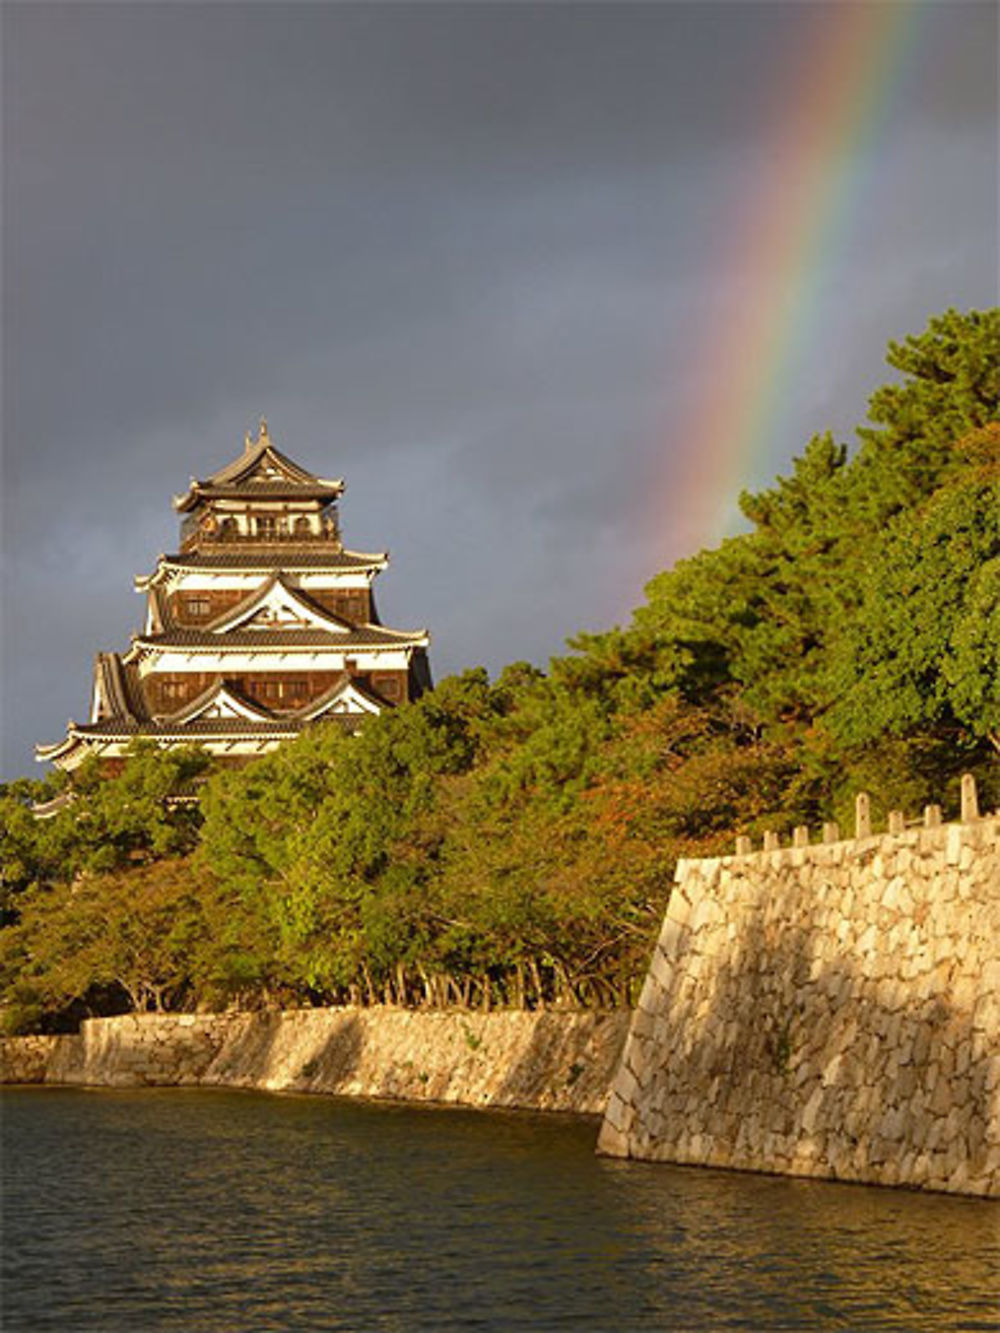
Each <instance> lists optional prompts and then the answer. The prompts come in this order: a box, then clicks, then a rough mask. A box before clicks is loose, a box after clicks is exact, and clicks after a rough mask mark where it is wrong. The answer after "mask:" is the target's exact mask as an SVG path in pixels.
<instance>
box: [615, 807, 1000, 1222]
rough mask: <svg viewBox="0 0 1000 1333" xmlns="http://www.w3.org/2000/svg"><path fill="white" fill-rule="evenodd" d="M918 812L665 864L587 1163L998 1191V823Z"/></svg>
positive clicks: (864, 812) (971, 1191) (994, 819)
mask: <svg viewBox="0 0 1000 1333" xmlns="http://www.w3.org/2000/svg"><path fill="white" fill-rule="evenodd" d="M859 811H860V812H861V814H862V815H864V817H867V803H866V802H865V803H864V804H861V803H859ZM933 811H934V807H931V808H930V811H929V815H928V820H927V822H928V825H929V826H928V827H924V828H919V829H909V830H907V829H906V828H905V827H901V826H902V817H901V816H897V817H895V819H894V821H893V827H894V828H895V830H897V831H895V832H893V833H892V834H886V835H882V836H875V837H871V836H868V837H861V838H858V839H854V840H851V841H845V842H834V843H831V844H827V845H819V846H803V845H796V846H792V847H786V848H783V849H779V850H769V851H764V852H758V853H754V854H749V855H746V854H744V855H738V856H733V857H724V858H719V859H715V860H704V861H687V862H681V863H680V864H679V865H678V868H677V880H676V886H675V888H674V890H673V893H672V896H671V899H670V905H669V908H668V910H667V914H666V919H665V921H664V924H663V929H662V933H661V935H660V939H659V942H658V944H657V947H656V950H655V954H654V958H653V963H652V967H651V970H650V973H649V976H648V979H647V981H646V984H645V988H644V990H643V992H642V996H641V998H640V1001H639V1007H638V1009H637V1011H636V1013H635V1015H634V1018H633V1021H632V1026H631V1029H630V1033H629V1038H628V1041H627V1043H626V1048H625V1053H624V1057H623V1062H622V1065H621V1068H620V1069H619V1072H618V1074H617V1077H616V1079H615V1082H614V1085H613V1088H612V1093H611V1097H610V1098H609V1102H608V1109H607V1114H606V1117H605V1120H604V1124H603V1126H602V1130H601V1137H600V1144H599V1148H600V1150H601V1151H603V1152H605V1153H608V1154H612V1155H617V1156H629V1157H636V1158H644V1159H648V1160H652V1161H669V1162H688V1163H699V1164H704V1165H712V1166H724V1167H736V1168H742V1169H748V1170H759V1171H773V1172H781V1173H788V1174H792V1175H803V1176H824V1177H832V1178H835V1179H840V1180H857V1181H867V1182H872V1183H878V1184H886V1185H896V1184H900V1185H908V1186H916V1187H920V1188H927V1189H934V1190H947V1191H951V1192H956V1193H967V1194H978V1195H1000V818H997V817H995V816H994V817H991V818H987V819H979V818H978V817H976V816H975V812H974V808H973V817H972V821H971V822H969V823H965V824H951V825H946V826H937V827H934V826H933V825H934V823H935V820H936V817H935V816H934V813H933ZM796 841H797V842H799V843H801V842H802V841H803V839H801V838H797V839H796ZM742 846H743V847H745V844H742Z"/></svg>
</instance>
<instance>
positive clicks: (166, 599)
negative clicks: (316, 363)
mask: <svg viewBox="0 0 1000 1333" xmlns="http://www.w3.org/2000/svg"><path fill="white" fill-rule="evenodd" d="M343 491H344V482H343V480H342V479H339V478H338V479H329V478H325V477H316V476H313V475H312V473H310V472H307V471H306V470H305V469H304V468H302V467H300V466H299V465H298V464H296V463H294V462H292V460H291V459H290V458H287V457H286V456H285V455H284V454H283V453H281V452H280V451H279V450H278V449H277V448H275V445H274V443H273V442H272V440H271V438H270V436H269V435H268V430H267V423H266V421H263V420H262V421H261V423H260V430H259V434H258V437H257V439H256V440H254V439H252V438H251V437H250V435H249V434H247V436H246V440H245V442H244V449H243V453H242V454H241V455H240V457H238V458H236V459H234V461H233V462H231V463H229V464H228V465H227V466H226V467H223V468H221V469H220V470H219V471H218V472H214V473H213V474H212V475H211V476H209V477H208V478H207V479H206V480H204V481H199V480H197V479H192V481H191V484H190V486H189V487H188V489H187V491H186V492H185V493H184V494H183V495H180V496H177V497H176V498H175V499H174V508H175V509H176V510H177V512H178V513H180V514H182V515H183V516H184V517H183V520H182V523H181V531H180V549H179V552H178V553H177V554H176V555H161V556H160V558H159V561H158V562H157V566H156V569H155V570H154V571H153V573H152V574H149V575H145V576H141V577H138V578H136V579H135V587H136V589H137V591H139V592H142V593H144V594H145V596H146V619H145V625H144V627H143V630H142V632H141V633H140V634H135V635H133V636H132V644H131V647H130V648H129V649H128V651H127V652H125V653H98V654H97V657H96V659H95V663H94V685H93V702H92V705H91V710H90V720H89V721H88V722H86V723H77V722H72V721H71V722H70V723H69V726H68V729H67V732H66V736H65V738H64V739H63V740H61V741H59V742H57V743H56V744H54V745H39V746H36V748H35V753H36V756H37V758H38V759H39V760H41V761H47V760H48V761H51V762H53V763H54V764H56V765H57V766H58V767H59V768H62V769H67V770H71V769H74V768H76V767H77V766H78V765H79V764H80V763H82V762H83V760H84V759H85V758H86V757H87V756H88V755H91V754H93V755H96V756H97V757H98V758H99V759H100V760H101V761H102V765H103V766H104V768H105V769H106V770H110V771H115V770H116V769H117V768H119V767H120V766H121V764H122V762H123V756H124V754H125V752H126V750H127V748H128V746H129V744H130V742H131V741H132V740H133V739H134V738H136V737H146V738H148V739H150V740H152V741H154V742H155V743H156V744H158V745H160V746H164V747H168V746H176V745H187V744H198V745H201V746H203V747H204V748H205V749H206V750H208V751H209V752H210V753H211V754H213V755H214V756H216V757H218V758H220V759H221V760H222V761H223V762H229V763H240V762H245V761H246V760H247V759H249V758H251V757H252V756H254V755H259V754H263V753H264V752H265V751H267V750H271V749H273V748H274V747H275V746H276V745H278V744H280V743H281V742H282V741H284V740H288V739H290V738H291V737H293V736H296V735H298V733H299V732H301V731H302V730H303V728H305V727H307V726H310V725H313V724H315V723H331V724H333V725H336V726H340V727H343V728H345V729H347V730H355V729H356V728H357V727H358V726H359V724H360V723H361V721H362V720H363V719H364V718H365V717H366V716H369V715H371V714H374V713H379V712H381V710H382V709H383V708H385V707H386V706H392V705H395V704H398V703H402V702H404V701H406V700H408V699H413V698H416V697H417V696H418V695H419V694H420V693H421V691H422V690H424V689H426V688H427V687H428V686H429V684H430V671H429V666H428V660H427V648H428V644H429V636H428V634H427V631H426V630H423V629H420V630H398V629H389V628H388V627H386V626H384V625H382V624H381V623H380V621H379V618H378V614H377V612H376V610H375V603H374V599H373V595H372V583H373V581H374V578H375V576H376V575H377V574H379V573H381V572H382V570H383V569H385V568H386V566H387V565H388V555H387V554H386V552H384V551H379V552H363V551H349V550H345V548H344V546H343V544H342V542H341V540H340V526H339V519H338V514H337V501H338V500H339V498H340V496H341V495H342V494H343Z"/></svg>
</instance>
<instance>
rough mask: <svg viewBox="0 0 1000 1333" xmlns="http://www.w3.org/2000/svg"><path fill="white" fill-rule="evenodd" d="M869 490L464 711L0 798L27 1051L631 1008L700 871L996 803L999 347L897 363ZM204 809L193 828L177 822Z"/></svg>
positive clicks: (690, 564)
mask: <svg viewBox="0 0 1000 1333" xmlns="http://www.w3.org/2000/svg"><path fill="white" fill-rule="evenodd" d="M890 363H891V364H892V365H893V366H894V367H895V368H896V369H897V370H898V371H899V372H901V375H902V378H901V379H900V380H899V382H897V383H893V384H890V385H888V386H887V387H885V388H884V389H881V390H879V391H878V392H877V393H876V394H875V395H874V397H873V398H872V401H871V409H870V420H871V424H870V425H869V426H867V427H865V428H864V429H862V430H861V431H860V432H859V434H860V437H861V446H860V449H859V450H858V452H857V453H856V454H855V455H854V456H853V457H852V456H851V455H850V454H849V451H848V449H847V448H846V447H845V446H844V445H843V444H841V443H838V442H837V441H836V440H834V438H833V437H832V436H830V435H829V434H822V435H817V436H815V437H814V438H813V439H812V440H811V441H810V442H809V443H808V444H807V446H806V448H805V450H804V451H803V454H802V456H801V458H799V459H797V460H796V461H795V463H794V465H793V467H792V469H791V471H790V474H789V475H788V476H787V477H783V478H779V479H778V480H777V481H776V483H775V485H774V486H773V487H770V488H768V489H764V490H761V491H759V492H757V493H755V494H745V495H743V496H742V497H741V506H742V510H743V513H744V515H745V517H746V519H747V521H748V524H749V530H748V531H746V532H745V533H743V534H741V535H739V536H735V537H731V538H729V539H728V540H727V541H724V542H722V543H721V545H719V546H718V547H717V548H715V549H713V550H705V551H701V552H699V553H697V554H696V555H694V556H692V557H691V558H689V559H687V560H683V561H681V562H679V563H678V564H677V565H676V566H675V567H674V568H673V569H671V570H668V571H665V572H663V573H660V574H657V575H656V577H655V578H654V579H652V581H651V582H650V583H649V585H648V587H647V589H646V593H647V596H646V601H645V603H644V604H643V605H642V606H641V607H639V608H638V609H637V610H636V612H635V614H634V617H633V620H632V623H631V624H630V625H628V626H626V627H625V628H616V629H612V630H609V631H608V632H606V633H603V634H587V635H582V636H580V637H579V638H577V639H575V640H573V641H572V642H571V644H570V651H569V652H568V653H567V654H566V655H564V656H562V657H559V658H557V659H555V660H554V661H553V662H552V663H551V664H550V669H549V671H548V672H547V673H543V672H541V671H539V670H538V669H536V668H535V667H532V666H530V665H528V664H525V663H515V664H513V665H512V666H510V667H508V668H506V669H505V670H504V671H503V672H502V673H501V674H500V676H499V677H498V678H497V679H496V680H495V681H493V682H491V681H490V680H489V678H488V677H487V675H486V673H485V672H484V671H482V670H474V671H469V672H466V673H464V674H463V675H461V676H456V677H451V678H449V679H447V680H444V681H442V682H441V683H440V684H439V685H438V686H437V688H436V689H435V690H433V691H432V692H430V693H428V694H426V695H425V696H424V697H423V698H421V699H420V700H419V701H418V702H417V703H415V704H412V705H407V706H403V707H400V708H397V709H393V710H389V711H387V712H385V713H383V714H382V715H381V716H379V717H377V718H372V719H370V720H368V722H367V723H366V724H365V726H364V728H363V729H362V731H361V733H360V734H359V735H357V736H350V735H347V734H345V733H344V732H342V731H340V730H339V729H338V728H337V726H336V725H335V724H334V725H326V726H323V725H317V726H316V727H315V728H314V729H312V730H310V731H308V732H306V733H305V734H303V735H302V736H301V737H300V738H299V739H298V740H297V741H295V742H294V743H292V744H289V745H287V746H284V747H283V748H281V749H279V750H276V751H274V752H273V753H271V754H269V755H267V756H265V757H264V758H262V759H260V760H258V761H255V762H253V763H251V764H248V765H247V766H246V767H245V768H243V769H241V770H232V769H229V770H222V771H219V772H217V773H215V774H214V775H213V774H210V772H209V770H208V766H207V761H206V759H205V757H204V756H203V755H201V754H199V753H198V752H197V751H171V752H168V753H166V754H164V753H162V752H158V751H155V750H153V749H151V748H149V747H143V746H142V745H138V746H136V747H135V748H134V750H133V752H132V754H131V755H130V757H129V760H128V763H127V764H126V767H125V769H124V772H123V773H122V774H121V775H120V776H118V777H113V778H107V777H102V776H100V774H99V773H98V772H97V769H96V767H95V766H87V767H85V768H83V769H82V770H80V771H78V773H77V774H76V775H74V782H73V787H72V797H73V799H72V802H71V803H70V804H69V805H67V806H66V807H65V808H63V809H62V810H61V811H60V812H59V813H58V814H57V815H55V816H54V817H52V818H50V819H46V820H42V821H39V820H36V819H35V818H34V817H33V815H32V814H31V809H30V807H31V805H32V803H33V802H36V801H39V800H44V799H48V798H50V797H51V796H52V795H54V794H55V792H56V790H58V785H59V780H58V779H49V780H46V781H45V782H43V783H13V784H10V785H9V786H8V787H5V788H2V789H0V853H2V861H3V872H4V884H5V888H6V891H7V894H8V900H7V904H6V908H5V910H6V916H5V922H6V929H4V930H2V931H0V987H2V996H3V1003H4V1005H5V1007H6V1013H7V1022H8V1025H10V1024H14V1025H16V1026H24V1025H25V1024H29V1025H30V1024H39V1023H41V1024H52V1023H57V1022H60V1021H65V1020H66V1016H67V1015H68V1014H71V1013H79V1012H93V1011H107V1010H108V1009H109V1008H110V1009H114V1008H116V1007H119V1008H120V1007H125V1006H131V1007H132V1008H135V1009H140V1010H141V1009H145V1008H149V1007H151V1006H152V1007H159V1006H171V1007H185V1006H187V1007H191V1006H195V1005H207V1006H218V1005H224V1004H228V1003H236V1004H240V1005H244V1006H246V1005H255V1004H276V1003H280V1004H303V1003H305V1004H310V1003H329V1002H335V1001H344V1000H347V1001H355V1002H376V1001H381V1000H386V1001H390V1002H394V1003H401V1004H433V1005H444V1004H453V1003H460V1004H473V1003H474V1004H481V1005H485V1006H489V1005H494V1004H507V1005H540V1004H565V1005H590V1006H608V1005H618V1004H630V1003H633V1002H634V1001H635V998H636V990H637V986H638V984H639V982H640V980H641V978H642V975H643V972H644V969H645V965H646V960H647V958H648V954H649V950H650V947H651V943H652V939H653V937H654V934H655V931H656V929H657V926H658V923H659V921H660V920H661V918H662V914H663V909H664V906H665V903H666V899H667V895H668V892H669V885H670V882H671V879H672V876H673V870H674V865H675V863H676V861H677V858H678V857H682V856H685V857H686V856H703V855H715V854H718V853H720V852H722V851H724V850H726V849H727V848H728V847H730V846H731V844H732V839H733V837H734V836H735V834H736V833H739V832H745V833H751V834H757V835H759V834H760V833H761V832H762V831H763V829H764V828H765V827H771V828H776V829H778V830H780V831H787V830H789V829H790V828H791V827H793V826H794V825H796V824H801V823H810V824H813V825H815V824H817V823H818V822H820V821H821V820H823V819H827V818H831V817H834V818H837V819H839V820H840V821H841V822H842V823H844V822H845V821H846V820H847V818H848V817H849V809H850V804H851V802H852V801H853V794H854V792H855V791H856V790H857V789H858V787H864V788H865V789H866V790H869V791H871V793H872V797H873V803H874V806H875V808H876V810H878V809H880V808H881V809H885V808H887V807H893V808H899V807H905V808H910V809H913V808H915V807H916V806H918V805H919V804H920V803H922V802H925V801H929V800H940V799H942V795H943V793H945V792H946V791H957V778H958V774H959V773H960V772H961V771H962V770H963V769H971V770H972V771H973V772H976V773H977V774H978V775H979V777H980V778H981V780H982V781H983V783H984V791H985V792H986V793H995V794H996V797H997V798H998V799H1000V782H998V780H997V772H998V766H997V760H996V751H997V750H1000V424H998V423H997V401H998V396H1000V383H998V376H1000V313H998V312H997V311H988V312H984V313H977V312H972V313H970V314H964V315H962V314H958V313H956V312H954V311H949V312H947V313H946V314H945V315H943V316H941V317H939V318H938V319H934V320H932V321H931V322H930V325H929V327H928V329H927V331H926V332H925V333H923V334H921V335H919V336H917V337H914V338H908V339H906V340H905V341H904V342H903V343H900V344H893V345H892V347H891V349H890ZM193 782H202V783H203V785H202V786H201V787H200V788H199V791H200V800H199V802H198V803H197V804H195V805H191V804H188V805H185V804H178V803H177V800H176V797H177V796H178V794H179V793H181V792H183V791H189V790H190V787H191V784H192V783H193Z"/></svg>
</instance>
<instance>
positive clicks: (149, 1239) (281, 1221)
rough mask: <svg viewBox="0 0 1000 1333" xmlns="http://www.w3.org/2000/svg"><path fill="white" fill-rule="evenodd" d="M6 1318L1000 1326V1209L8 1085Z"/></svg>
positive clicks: (570, 1138) (398, 1111)
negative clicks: (10, 1087) (11, 1088)
mask: <svg viewBox="0 0 1000 1333" xmlns="http://www.w3.org/2000/svg"><path fill="white" fill-rule="evenodd" d="M3 1108H4V1116H3V1132H4V1159H3V1160H4V1176H5V1190H4V1200H5V1203H4V1236H3V1241H4V1244H3V1261H4V1270H5V1272H4V1297H5V1299H4V1320H3V1327H4V1329H5V1330H11V1331H12V1330H29V1329H30V1330H36V1329H39V1330H41V1329H59V1330H61V1331H65V1330H71V1331H72V1333H76V1330H90V1329H97V1330H101V1333H116V1331H117V1330H129V1333H135V1331H141V1333H153V1331H154V1330H183V1331H184V1333H193V1331H194V1330H211V1333H226V1331H227V1330H241V1331H242V1330H248V1329H253V1330H290V1329H295V1330H311V1329H352V1330H365V1331H366V1330H374V1329H386V1330H399V1331H400V1333H410V1330H414V1329H428V1330H447V1329H496V1330H504V1331H505V1333H506V1330H516V1329H567V1330H568V1329H572V1330H577V1329H598V1330H617V1329H621V1330H631V1329H636V1330H642V1331H643V1333H645V1331H646V1330H651V1329H699V1330H701V1329H710V1330H715V1329H754V1330H756V1329H865V1330H867V1329H873V1330H874V1329H907V1330H920V1331H921V1333H923V1330H933V1329H970V1330H972V1329H1000V1305H998V1286H997V1283H998V1274H1000V1206H997V1205H994V1204H989V1203H983V1202H979V1201H976V1200H965V1199H952V1198H947V1197H943V1196H932V1195H918V1194H909V1193H904V1192H895V1191H883V1190H874V1189H867V1188H864V1187H859V1186H847V1185H844V1186H840V1185H830V1184H821V1183H818V1182H813V1181H809V1182H807V1181H801V1182H800V1181H791V1180H781V1179H776V1178H770V1177H766V1176H752V1175H736V1174H729V1173H724V1172H715V1171H706V1170H698V1169H688V1168H683V1167H669V1166H651V1165H646V1164H641V1163H629V1162H619V1161H606V1160H601V1159H598V1158H595V1157H594V1155H593V1145H594V1140H595V1137H596V1124H595V1123H594V1122H581V1121H576V1120H571V1119H568V1118H562V1117H542V1116H536V1115H530V1114H526V1113H503V1112H488V1113H484V1112H477V1111H461V1110H438V1109H433V1110H432V1109H424V1108H410V1107H402V1106H392V1105H386V1104H370V1103H369V1104H364V1103H356V1102H355V1103H352V1102H344V1101H336V1100H333V1099H325V1098H306V1097H277V1096H267V1095H263V1094H261V1095H258V1094H253V1093H235V1092H222V1091H217V1092H203V1091H198V1092H195V1091H181V1090H173V1089H171V1090H159V1091H153V1090H151V1091H141V1092H136V1091H128V1092H112V1091H100V1092H83V1091H78V1090H71V1089H18V1090H8V1091H7V1093H6V1094H5V1096H4V1098H3Z"/></svg>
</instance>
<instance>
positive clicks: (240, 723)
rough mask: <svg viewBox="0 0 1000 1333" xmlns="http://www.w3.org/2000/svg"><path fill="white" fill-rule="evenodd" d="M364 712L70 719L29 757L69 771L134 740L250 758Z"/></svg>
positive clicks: (346, 724)
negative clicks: (263, 717)
mask: <svg viewBox="0 0 1000 1333" xmlns="http://www.w3.org/2000/svg"><path fill="white" fill-rule="evenodd" d="M366 716H370V714H365V713H327V714H324V715H323V716H322V717H321V718H319V719H312V720H302V719H292V718H284V719H282V718H275V719H272V720H269V721H266V722H263V721H261V722H256V721H249V720H247V719H245V718H230V717H223V718H206V719H198V720H195V721H192V722H186V723H184V724H183V725H180V726H177V725H174V724H171V723H170V722H169V721H145V722H138V721H125V720H123V719H121V718H110V719H108V720H106V721H102V722H94V723H87V724H77V723H70V725H69V727H68V729H67V732H66V737H65V739H64V740H62V741H59V742H57V743H56V744H54V745H38V746H36V747H35V755H36V757H37V758H38V759H39V760H40V761H41V762H43V763H44V762H51V763H53V764H55V765H56V767H57V768H61V769H64V770H67V771H71V770H72V769H74V768H77V767H79V765H80V764H82V763H83V761H84V760H85V759H86V758H87V757H88V756H89V755H95V756H96V757H97V758H98V759H118V758H123V757H124V756H125V754H126V753H127V751H128V748H129V746H130V745H131V744H132V742H133V741H135V740H149V741H153V742H154V743H155V744H157V745H159V746H162V747H163V748H165V749H167V748H173V747H176V746H181V745H199V746H201V747H202V748H204V749H205V750H207V751H208V753H209V754H211V755H215V756H217V757H223V758H225V757H234V758H252V757H253V756H255V755H261V754H266V753H267V752H268V751H269V750H273V749H275V748H276V747H277V746H279V745H281V744H282V743H283V742H285V741H290V740H294V739H295V737H296V736H299V735H301V733H302V732H303V731H305V730H306V729H307V728H309V727H314V726H331V725H332V726H336V727H338V728H339V729H340V730H342V731H346V732H348V733H354V732H356V731H357V730H358V728H359V727H360V726H361V724H362V722H363V721H364V719H365V717H366Z"/></svg>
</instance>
